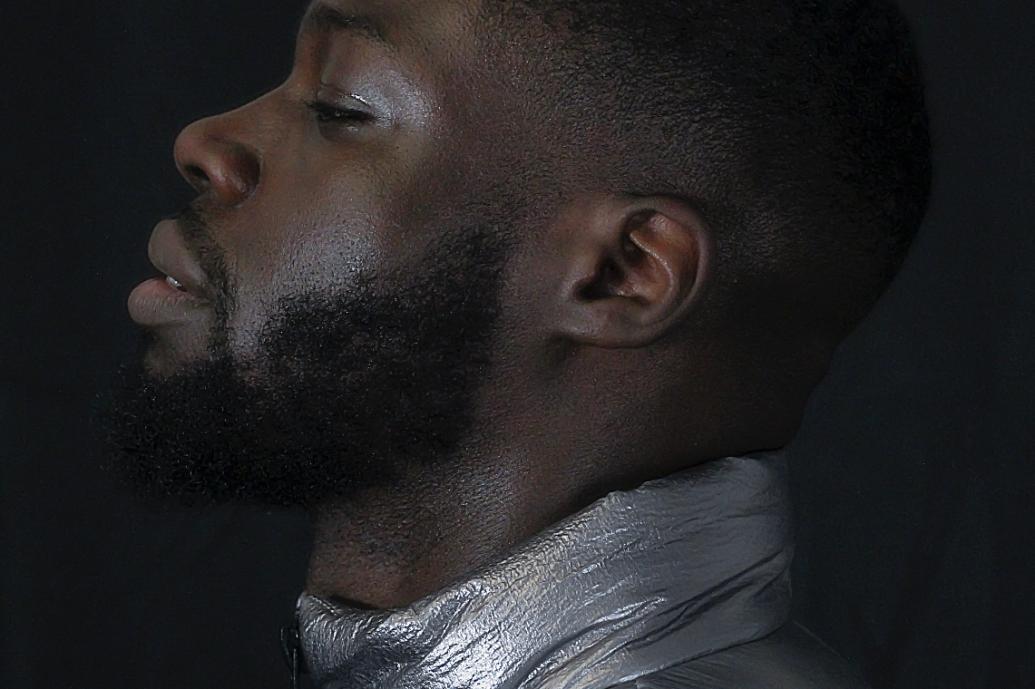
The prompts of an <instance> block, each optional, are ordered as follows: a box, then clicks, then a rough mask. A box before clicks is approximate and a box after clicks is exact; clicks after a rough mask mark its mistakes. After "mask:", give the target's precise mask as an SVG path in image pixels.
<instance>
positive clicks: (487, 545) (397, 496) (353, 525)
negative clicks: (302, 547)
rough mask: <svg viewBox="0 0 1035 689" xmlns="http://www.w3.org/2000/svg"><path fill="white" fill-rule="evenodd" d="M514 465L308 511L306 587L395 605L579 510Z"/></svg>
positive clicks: (419, 476)
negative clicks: (309, 532)
mask: <svg viewBox="0 0 1035 689" xmlns="http://www.w3.org/2000/svg"><path fill="white" fill-rule="evenodd" d="M519 459H520V458H516V457H505V456H501V457H499V458H498V459H497V460H495V461H492V462H485V461H482V462H480V466H481V468H480V469H478V470H475V469H473V468H472V467H471V466H469V465H468V464H473V463H465V466H460V465H459V464H457V465H455V466H454V465H450V466H449V467H448V469H443V468H442V467H428V468H423V469H421V470H420V471H418V472H415V473H414V474H413V475H411V476H407V477H406V478H405V479H404V480H402V481H400V482H398V483H397V484H396V485H392V486H390V487H384V488H378V489H370V490H367V491H364V492H362V493H361V494H359V495H356V496H352V497H350V498H349V500H348V501H340V502H332V503H328V504H326V505H323V506H321V507H320V508H318V509H315V510H314V511H313V524H314V542H313V552H312V556H311V558H310V562H309V573H308V576H307V580H306V590H307V591H308V592H309V593H312V594H316V595H319V596H323V597H331V598H337V599H340V600H343V601H346V602H348V603H350V604H352V605H355V606H359V607H368V608H396V607H402V606H405V605H408V604H410V603H412V602H413V601H415V600H418V599H419V598H422V597H424V596H426V595H428V594H431V593H433V592H435V591H438V590H440V589H442V588H444V587H445V586H447V585H448V584H449V583H450V582H452V581H454V580H456V579H458V578H460V577H462V576H464V575H465V574H467V573H469V572H471V571H473V570H475V569H478V568H479V567H481V566H483V565H485V564H488V563H490V562H492V561H493V560H495V559H497V558H498V557H499V556H500V555H502V553H504V552H506V551H507V550H509V549H510V548H512V547H513V546H514V545H516V544H517V543H519V542H521V541H523V540H525V539H526V538H528V537H530V536H531V535H533V534H534V533H536V532H538V531H539V530H541V529H543V528H545V527H546V526H548V525H549V524H550V523H552V522H554V521H556V520H557V519H559V518H561V517H563V516H564V515H565V514H566V513H568V512H570V511H573V509H577V506H575V505H573V503H572V497H571V495H570V493H565V492H564V491H563V490H559V489H558V488H557V486H558V485H560V484H558V483H557V482H555V481H549V480H547V477H546V476H543V475H539V474H536V472H534V471H532V470H531V469H529V468H528V467H529V465H530V463H529V462H522V461H519ZM486 465H488V467H486Z"/></svg>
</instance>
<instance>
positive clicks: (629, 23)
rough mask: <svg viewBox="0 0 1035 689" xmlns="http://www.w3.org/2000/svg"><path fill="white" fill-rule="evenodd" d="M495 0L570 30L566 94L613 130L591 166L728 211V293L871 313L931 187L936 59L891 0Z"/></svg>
mask: <svg viewBox="0 0 1035 689" xmlns="http://www.w3.org/2000/svg"><path fill="white" fill-rule="evenodd" d="M487 1H488V2H489V3H490V4H492V2H493V0H487ZM494 6H495V7H497V8H499V7H503V8H505V9H504V10H503V15H504V16H510V17H511V18H514V17H518V18H520V19H523V20H525V21H522V22H520V24H519V25H528V24H529V22H528V21H527V20H528V19H529V18H535V19H536V20H538V22H539V24H540V25H545V26H549V27H552V29H551V30H552V32H553V33H554V35H555V36H558V37H559V40H558V42H557V44H556V45H557V47H559V49H560V52H561V54H562V55H563V58H562V59H561V60H559V61H558V62H559V63H560V64H562V65H563V66H562V67H560V68H558V66H557V64H554V65H552V66H551V67H549V68H547V73H548V74H554V75H558V74H559V75H561V77H560V78H561V79H563V84H562V86H563V91H564V92H563V93H561V94H558V95H560V96H562V97H563V101H560V105H559V106H556V107H559V108H560V109H562V110H563V109H564V108H569V109H570V110H571V111H572V112H571V117H572V118H574V119H573V120H572V122H573V124H574V126H575V130H586V131H588V130H591V129H593V127H594V126H595V125H594V124H593V123H595V124H596V125H599V127H603V128H604V129H605V130H606V131H608V132H609V135H608V136H606V137H603V138H604V139H605V140H606V143H604V145H603V148H605V149H607V154H606V156H604V155H601V157H598V158H593V157H592V156H593V153H592V152H591V153H589V154H586V155H588V156H589V157H590V158H589V159H586V160H584V161H583V163H582V164H584V165H586V166H587V167H588V168H592V170H593V172H592V173H591V174H593V175H610V176H611V179H610V181H609V182H608V183H609V184H612V183H613V184H615V185H620V186H621V187H623V188H624V189H625V190H627V191H631V192H634V193H639V192H642V193H659V192H661V193H671V194H676V195H680V196H683V197H686V198H688V199H690V200H692V201H694V202H695V203H696V204H697V205H698V207H699V209H700V210H701V211H702V213H703V214H704V215H705V217H706V219H707V220H710V221H711V222H712V223H714V224H715V226H716V228H715V229H716V230H717V231H716V235H717V237H716V245H717V260H718V261H719V263H720V264H721V265H723V266H725V267H727V268H730V269H732V271H733V272H734V273H735V274H736V275H737V278H736V280H735V282H736V284H732V282H731V283H730V284H728V285H727V289H728V292H727V294H728V296H730V297H732V298H736V295H737V294H738V293H739V294H748V292H744V291H743V290H751V289H771V287H772V284H773V283H774V281H775V282H776V283H778V284H780V285H784V286H787V287H788V291H787V295H788V297H789V299H792V300H794V302H795V306H794V308H796V309H797V311H798V312H800V313H801V314H802V317H803V318H808V319H811V321H812V324H813V325H815V326H817V327H830V328H832V329H833V331H835V332H837V333H839V334H842V335H843V334H844V333H846V332H847V331H848V330H850V329H851V328H853V327H854V325H855V324H856V323H857V322H858V320H859V319H861V318H862V316H863V315H865V313H866V312H868V311H869V309H870V308H871V306H872V304H873V302H874V301H875V300H876V299H877V298H878V297H879V296H880V294H881V293H882V292H883V291H884V289H885V287H886V286H887V284H888V282H890V280H891V278H892V277H893V276H894V274H895V273H896V272H897V271H898V269H899V267H900V265H901V263H902V261H903V259H904V257H905V254H906V252H907V250H908V247H909V246H910V244H911V242H912V239H913V237H914V235H915V233H916V230H917V228H918V226H919V225H920V223H921V220H922V219H923V216H924V213H925V211H926V206H927V200H928V196H929V193H930V185H931V162H930V137H929V133H928V121H927V114H926V109H925V104H924V94H923V85H922V80H921V76H920V69H919V65H918V60H917V58H916V55H915V50H914V47H913V44H912V41H911V38H910V32H909V29H908V27H907V24H906V21H905V20H904V18H903V17H902V15H901V13H900V12H899V10H898V9H897V7H896V6H895V5H894V4H893V3H892V2H890V1H888V0H513V1H512V2H501V3H497V4H495V5H494ZM529 12H531V13H533V15H529ZM543 52H544V49H542V48H541V49H540V52H538V53H537V55H536V58H537V59H548V58H544V57H543ZM599 127H598V130H599ZM597 143H599V141H597ZM573 148H575V149H578V146H576V147H573ZM588 148H589V149H591V150H592V149H594V148H596V146H595V145H591V146H589V147H588ZM581 150H582V151H585V150H586V148H583V149H581ZM605 157H606V160H605V159H604V158H605ZM806 314H811V315H806Z"/></svg>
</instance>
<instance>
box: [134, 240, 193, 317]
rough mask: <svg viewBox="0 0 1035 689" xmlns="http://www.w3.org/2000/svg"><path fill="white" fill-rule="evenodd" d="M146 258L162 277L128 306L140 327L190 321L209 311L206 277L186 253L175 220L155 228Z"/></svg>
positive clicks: (147, 284)
mask: <svg viewBox="0 0 1035 689" xmlns="http://www.w3.org/2000/svg"><path fill="white" fill-rule="evenodd" d="M147 255H148V258H149V259H150V260H151V263H152V265H154V267H155V268H156V269H157V270H158V271H159V272H161V273H162V276H161V277H156V278H151V279H149V280H145V281H144V282H142V283H140V284H139V285H137V286H136V287H135V288H134V289H133V291H132V292H131V293H130V295H129V300H128V302H127V307H128V309H129V315H130V318H132V319H133V320H134V321H135V322H136V323H137V324H139V325H143V326H159V325H166V324H173V323H178V322H182V321H185V320H190V319H192V318H194V317H196V316H197V314H198V313H199V312H200V311H204V310H206V309H207V308H208V306H209V291H208V286H207V282H206V280H205V273H204V271H203V270H202V269H201V265H200V264H199V263H198V262H197V261H196V260H195V259H194V257H193V256H192V255H191V252H190V251H189V250H188V249H187V245H186V244H185V243H184V241H183V235H182V234H181V232H180V229H179V226H178V225H177V223H176V221H175V220H163V221H162V222H160V223H158V225H156V226H155V229H154V231H153V232H152V233H151V239H150V241H149V242H148V244H147Z"/></svg>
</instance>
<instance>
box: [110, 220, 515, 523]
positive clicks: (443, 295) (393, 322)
mask: <svg viewBox="0 0 1035 689" xmlns="http://www.w3.org/2000/svg"><path fill="white" fill-rule="evenodd" d="M191 224H193V227H194V228H195V231H194V232H193V234H194V235H197V228H198V223H197V220H196V219H195V222H194V223H188V225H191ZM190 235H191V232H188V236H190ZM507 246H508V244H507V242H506V241H505V240H504V239H503V235H502V234H501V233H500V232H499V230H498V229H496V228H493V229H491V230H490V229H484V230H477V231H468V232H456V233H453V234H452V237H451V239H448V240H446V241H444V242H440V243H437V244H435V245H434V248H433V249H432V250H431V254H432V255H430V256H428V257H426V259H425V260H423V261H422V262H421V265H422V266H428V270H422V271H410V272H409V273H402V272H400V273H398V274H392V275H391V276H390V279H385V280H382V281H381V282H380V285H381V287H380V288H375V285H376V284H378V283H377V282H375V280H374V279H373V275H370V274H367V275H365V276H363V278H362V279H359V280H356V281H355V282H354V283H353V284H352V285H350V289H349V291H348V292H347V293H346V294H306V295H301V296H297V297H293V298H291V299H290V300H285V301H282V302H281V303H280V304H279V305H278V308H277V309H276V310H275V312H274V314H273V315H272V316H271V317H270V318H269V319H268V320H267V322H266V324H265V325H264V326H263V328H262V331H261V333H260V337H259V343H260V347H259V352H260V356H259V358H258V360H257V361H258V363H259V364H260V366H258V367H255V366H254V364H252V363H249V364H248V365H244V364H242V363H241V362H240V361H238V360H236V359H235V357H234V356H233V355H232V354H231V353H230V351H229V347H228V346H227V344H226V343H227V342H228V341H229V337H228V331H227V311H228V309H227V308H222V309H220V308H217V309H216V312H217V315H219V314H221V315H219V316H218V318H217V325H216V326H215V327H214V329H213V332H212V333H211V338H210V342H211V345H210V352H209V356H208V357H207V358H206V359H204V360H203V361H200V362H197V363H194V364H191V365H190V366H189V367H187V368H185V369H184V370H182V371H180V372H177V373H175V374H173V375H170V376H167V377H162V378H159V377H156V376H153V375H149V374H148V373H147V371H146V370H145V368H144V367H143V365H142V364H141V363H134V364H131V365H128V366H125V367H123V369H122V370H121V371H120V373H119V375H118V376H117V379H116V384H115V385H114V386H113V388H112V391H111V393H110V394H109V395H108V396H107V403H106V404H105V405H103V409H102V414H101V416H102V425H103V428H104V429H105V436H106V439H107V444H108V445H109V447H110V449H111V458H112V461H111V464H112V465H113V467H114V469H115V470H116V472H117V473H118V474H119V475H121V476H122V477H124V478H125V479H127V480H128V481H129V482H130V483H131V484H132V485H133V486H134V487H136V489H137V490H139V491H140V492H143V493H144V494H146V495H149V496H153V497H161V498H174V499H177V500H179V501H181V502H186V503H198V502H204V503H214V502H245V503H252V504H261V505H267V506H303V507H313V506H316V505H319V504H321V503H325V502H328V501H332V500H340V499H347V498H348V497H349V496H350V495H353V494H355V493H357V492H359V491H362V490H364V489H367V488H372V487H379V486H389V487H391V486H393V485H397V484H399V483H400V481H401V477H402V475H403V473H404V472H406V471H408V470H411V469H412V468H414V467H424V468H430V469H434V468H435V467H437V466H441V465H443V464H445V463H448V462H449V460H450V459H451V458H452V457H454V456H455V454H456V452H457V449H458V447H459V445H460V443H461V442H462V440H463V439H464V437H465V435H466V434H467V432H468V431H469V429H470V428H471V425H472V411H473V410H472V397H473V394H474V392H475V390H476V388H477V387H478V385H479V384H480V383H481V382H482V381H483V380H484V378H485V375H486V373H487V370H488V367H489V366H490V363H491V358H490V353H491V348H492V342H491V340H492V335H493V333H494V330H495V327H494V326H495V323H496V320H497V318H498V310H499V305H498V302H499V296H500V287H501V285H500V282H501V275H502V272H503V271H502V267H503V265H504V263H505V259H506V257H507V255H508V251H507ZM209 257H210V258H211V257H212V252H211V246H210V247H209ZM209 264H210V267H214V266H217V265H218V264H219V261H216V260H214V259H213V260H210V261H209ZM224 282H225V281H224ZM233 301H234V300H233V295H232V294H228V295H227V298H226V299H225V301H224V303H226V304H232V303H233ZM217 306H218V305H217ZM256 370H258V371H261V374H260V375H256V373H255V372H256Z"/></svg>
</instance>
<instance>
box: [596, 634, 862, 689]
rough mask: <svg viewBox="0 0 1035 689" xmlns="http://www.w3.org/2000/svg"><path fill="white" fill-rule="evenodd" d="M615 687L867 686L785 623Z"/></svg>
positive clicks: (758, 688) (811, 688)
mask: <svg viewBox="0 0 1035 689" xmlns="http://www.w3.org/2000/svg"><path fill="white" fill-rule="evenodd" d="M615 689H868V685H867V684H866V683H865V682H864V681H863V680H862V678H861V677H860V676H859V675H858V673H857V672H855V671H854V670H853V669H852V668H851V666H849V665H848V663H847V662H846V661H845V660H844V659H843V658H841V656H839V655H837V653H835V652H834V651H833V650H832V649H831V648H830V647H829V646H827V645H826V644H824V643H823V642H822V641H820V640H819V639H818V638H817V637H816V636H815V635H813V634H812V633H811V632H810V631H808V630H807V629H805V627H803V626H802V625H800V624H798V623H796V622H789V623H787V624H786V625H784V626H783V627H782V628H780V629H779V630H778V631H776V632H774V633H772V634H770V635H769V636H767V637H765V638H763V639H759V640H758V641H752V642H750V643H746V644H742V645H740V646H736V647H734V648H730V649H726V650H724V651H719V652H716V653H712V654H710V655H707V656H704V657H701V658H696V659H694V660H691V661H689V662H686V663H682V664H679V665H675V666H673V667H670V668H667V669H665V670H661V671H660V672H655V673H653V674H651V675H648V676H646V677H641V678H639V679H637V680H634V681H631V682H626V683H623V684H621V685H618V687H615Z"/></svg>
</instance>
